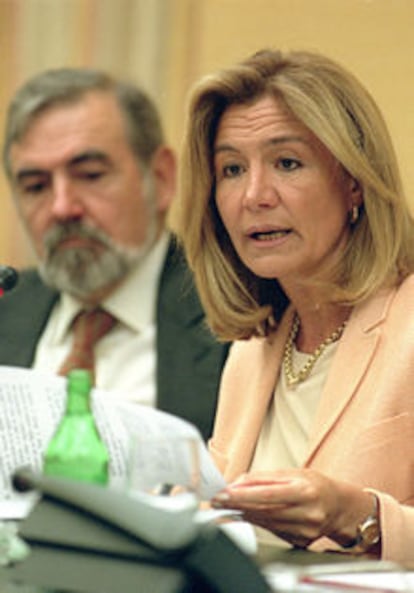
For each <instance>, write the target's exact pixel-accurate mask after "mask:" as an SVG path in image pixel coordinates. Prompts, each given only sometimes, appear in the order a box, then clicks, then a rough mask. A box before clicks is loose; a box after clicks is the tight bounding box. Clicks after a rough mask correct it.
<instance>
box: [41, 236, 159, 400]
mask: <svg viewBox="0 0 414 593" xmlns="http://www.w3.org/2000/svg"><path fill="white" fill-rule="evenodd" d="M168 241H169V237H168V234H164V235H163V236H162V237H161V239H160V240H159V241H158V242H157V244H156V245H155V246H154V247H153V249H152V250H151V251H150V252H149V253H148V255H147V256H146V257H145V259H144V260H143V261H141V262H140V263H139V264H138V266H137V267H136V268H135V269H134V270H132V272H131V273H130V274H129V275H128V277H127V278H126V280H125V281H124V282H123V283H122V284H121V285H120V286H119V288H117V289H116V291H115V292H114V293H113V294H111V295H110V296H109V297H108V298H107V299H106V300H104V301H103V302H102V307H103V308H104V309H106V310H107V311H109V312H110V313H112V314H113V315H114V316H115V317H116V318H117V319H118V320H119V323H117V324H116V325H115V327H114V328H113V329H112V330H111V331H110V332H109V333H108V334H107V335H105V336H104V337H103V338H102V339H101V340H99V342H98V343H97V345H96V347H95V375H96V386H97V387H98V388H100V389H105V390H115V391H117V392H119V395H120V397H122V398H123V399H125V400H128V401H133V402H137V403H141V404H146V405H151V406H155V402H156V326H155V324H156V304H157V292H158V284H159V279H160V275H161V271H162V267H163V264H164V260H165V255H166V253H167V249H168ZM81 309H82V304H81V303H80V302H79V301H78V300H77V299H75V298H74V297H72V296H71V295H69V294H67V293H62V295H61V298H60V299H59V301H58V302H57V304H56V305H55V307H54V308H53V311H52V313H51V315H50V317H49V321H48V323H47V325H46V328H45V331H44V332H43V334H42V336H41V338H40V340H39V343H38V345H37V350H36V354H35V359H34V362H33V368H35V369H41V370H44V371H51V372H53V373H56V372H57V371H58V369H59V368H60V366H61V364H62V363H63V361H64V360H65V358H66V356H67V355H68V353H69V352H70V349H71V346H72V339H73V337H72V334H71V332H70V326H71V323H72V321H73V319H74V317H75V316H76V315H77V313H78V312H79V311H80V310H81Z"/></svg>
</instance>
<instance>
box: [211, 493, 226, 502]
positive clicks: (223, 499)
mask: <svg viewBox="0 0 414 593" xmlns="http://www.w3.org/2000/svg"><path fill="white" fill-rule="evenodd" d="M214 500H217V501H218V502H227V501H228V500H230V495H229V494H228V493H227V492H219V493H218V494H216V495H215V497H214Z"/></svg>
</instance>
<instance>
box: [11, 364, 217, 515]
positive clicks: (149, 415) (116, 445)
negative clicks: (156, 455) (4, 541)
mask: <svg viewBox="0 0 414 593" xmlns="http://www.w3.org/2000/svg"><path fill="white" fill-rule="evenodd" d="M65 401H66V380H65V379H64V378H63V377H57V376H54V375H50V374H46V373H44V372H42V371H34V370H32V369H21V368H16V367H1V366H0V460H1V462H0V518H21V517H23V516H24V515H25V514H27V511H28V509H29V508H30V506H31V504H33V502H32V501H33V495H26V494H25V495H23V494H18V493H17V492H16V491H14V489H13V487H12V484H11V476H12V475H13V473H14V472H15V470H16V469H18V468H21V467H24V466H26V467H30V468H31V469H33V470H35V471H41V468H42V462H43V452H44V451H45V449H46V446H47V444H48V442H49V440H50V438H51V437H52V435H53V433H54V431H55V429H56V427H57V425H58V423H59V421H60V419H61V417H62V414H63V411H64V406H65ZM92 407H93V411H94V415H95V418H96V423H97V426H98V429H99V432H100V434H101V437H102V439H103V441H104V442H105V443H106V445H107V447H108V451H109V456H110V479H111V486H112V485H113V486H114V487H125V488H126V487H127V471H128V459H129V451H130V445H131V442H132V439H135V438H136V437H137V435H140V434H145V435H151V436H152V437H158V436H160V437H163V438H164V439H165V437H166V436H167V437H168V439H169V438H171V443H172V446H171V450H170V453H169V460H170V462H171V463H172V464H177V465H178V464H179V463H181V460H180V459H178V458H174V448H173V443H174V438H176V437H195V438H197V439H199V442H200V449H199V451H200V460H201V463H200V466H201V475H202V478H201V486H200V494H201V497H202V498H203V499H206V500H207V499H209V498H211V496H213V494H214V493H215V492H217V491H218V490H220V489H221V488H223V487H224V485H225V483H224V480H223V478H222V476H221V474H220V473H219V472H218V470H217V469H216V466H215V465H214V463H213V461H212V459H211V458H210V455H209V453H208V451H207V449H206V447H205V445H204V442H203V440H202V438H201V436H200V434H199V432H198V431H197V429H196V428H195V427H194V426H192V425H191V424H190V423H188V422H186V421H184V420H182V419H181V418H177V417H175V416H172V415H171V414H167V413H165V412H161V411H159V410H154V409H152V408H149V407H146V406H142V405H139V404H129V403H125V401H122V397H120V396H118V397H117V396H116V393H113V392H104V391H99V390H94V391H93V392H92Z"/></svg>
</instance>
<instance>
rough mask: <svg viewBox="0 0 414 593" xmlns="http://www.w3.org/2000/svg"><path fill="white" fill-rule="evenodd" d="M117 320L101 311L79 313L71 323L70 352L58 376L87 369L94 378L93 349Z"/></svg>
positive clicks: (93, 310)
mask: <svg viewBox="0 0 414 593" xmlns="http://www.w3.org/2000/svg"><path fill="white" fill-rule="evenodd" d="M116 322H117V320H116V319H115V317H114V316H113V315H111V313H108V312H107V311H104V310H103V309H100V308H98V309H92V310H91V311H81V312H80V313H79V314H78V315H77V316H76V317H75V319H74V321H73V323H72V329H73V344H72V350H71V351H70V352H69V354H68V356H67V358H66V359H65V361H64V362H63V364H62V366H61V367H60V369H59V375H67V374H68V373H69V371H71V370H73V369H87V370H89V371H91V373H92V377H94V367H95V355H94V347H95V344H96V343H97V341H98V340H100V339H101V338H102V337H103V336H104V335H105V334H107V333H108V332H109V331H110V330H111V329H112V328H113V326H114V325H115V323H116Z"/></svg>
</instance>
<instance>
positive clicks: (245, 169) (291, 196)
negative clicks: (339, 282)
mask: <svg viewBox="0 0 414 593" xmlns="http://www.w3.org/2000/svg"><path fill="white" fill-rule="evenodd" d="M214 167H215V176H216V193H215V198H216V203H217V207H218V211H219V213H220V216H221V218H222V221H223V223H224V226H225V227H226V229H227V232H228V234H229V236H230V239H231V241H232V243H233V246H234V248H235V250H236V251H237V253H238V255H239V257H240V259H241V260H242V261H243V263H244V264H245V265H246V266H247V267H248V268H249V269H250V270H251V271H252V272H253V273H255V274H256V275H257V276H260V277H264V278H277V279H278V280H279V282H280V283H281V284H282V285H283V284H284V282H286V283H289V282H291V281H294V282H298V281H299V282H300V281H301V280H302V279H303V280H306V279H309V278H311V277H312V275H313V274H314V273H315V272H316V271H318V270H320V267H321V265H323V264H330V263H331V262H333V261H337V260H338V258H340V257H341V255H342V253H343V250H344V247H345V245H346V243H347V240H348V235H349V222H348V220H349V211H350V210H351V207H352V205H353V204H359V203H360V191H359V188H358V186H357V184H356V182H355V180H354V179H352V178H351V177H350V176H349V175H348V174H347V173H346V172H345V171H344V169H343V168H342V167H341V165H340V164H339V163H338V161H337V160H336V159H335V158H334V157H333V156H332V154H331V153H330V152H329V151H328V149H327V148H326V147H325V146H324V145H323V144H322V143H321V142H320V141H319V140H318V139H317V138H316V136H315V135H314V134H313V133H312V132H311V131H310V130H309V129H308V128H306V127H305V126H304V125H303V124H302V123H301V122H299V121H298V120H297V119H296V118H295V117H294V116H293V115H292V114H290V113H289V111H287V109H286V108H285V107H284V104H283V103H282V102H281V101H278V100H276V99H274V98H273V97H263V98H260V99H259V100H257V101H256V102H255V103H253V104H249V105H232V106H230V107H229V108H228V109H227V110H226V111H225V112H224V114H223V116H222V117H221V120H220V122H219V126H218V129H217V135H216V139H215V144H214Z"/></svg>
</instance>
